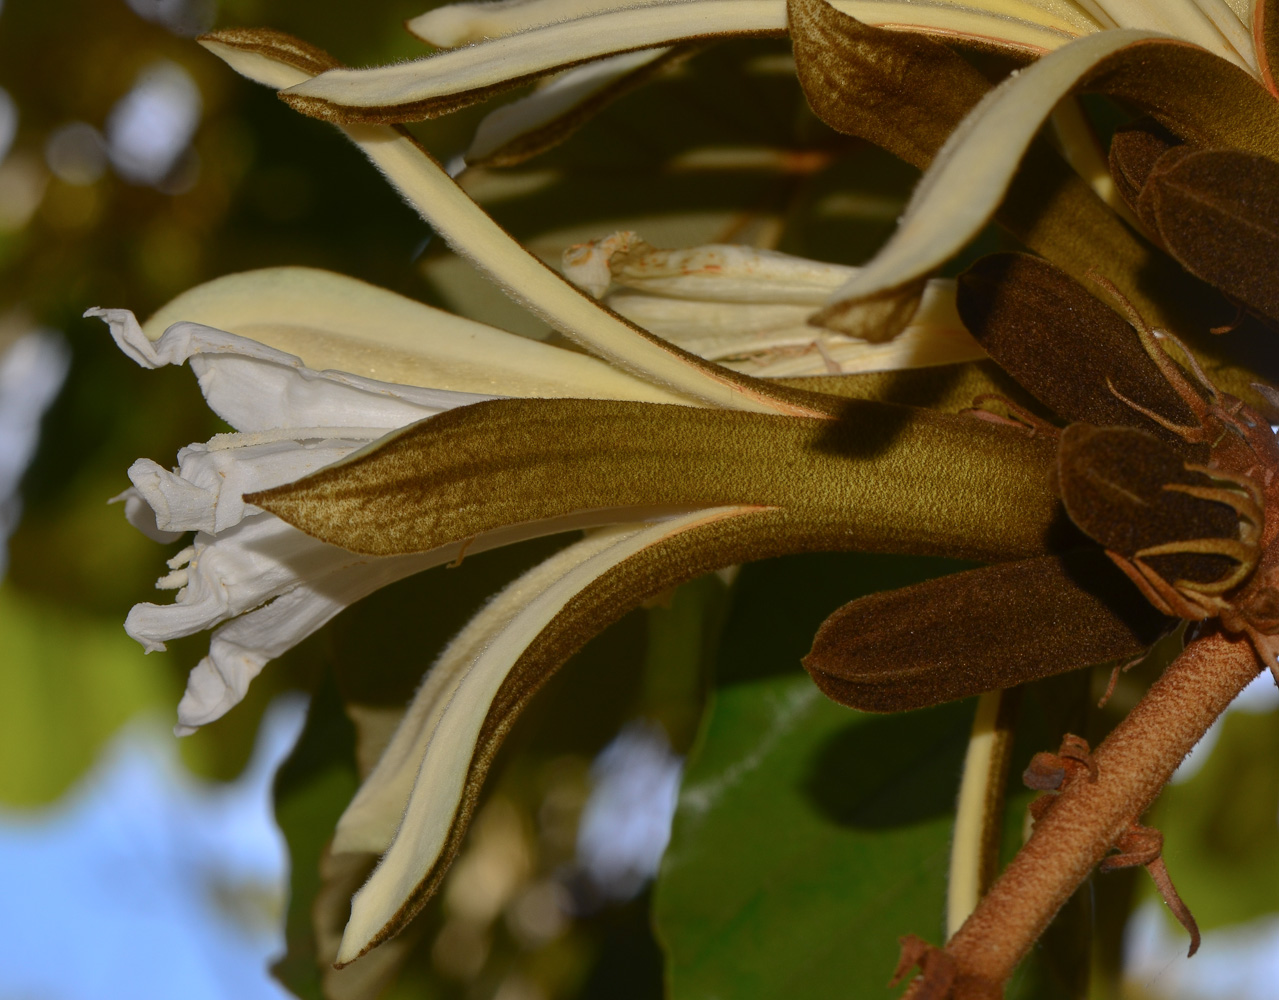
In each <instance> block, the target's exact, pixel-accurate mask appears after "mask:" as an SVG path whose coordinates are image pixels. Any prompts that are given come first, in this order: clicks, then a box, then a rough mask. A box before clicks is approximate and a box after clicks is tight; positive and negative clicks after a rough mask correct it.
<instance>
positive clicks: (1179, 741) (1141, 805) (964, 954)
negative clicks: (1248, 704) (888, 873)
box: [904, 628, 1260, 1000]
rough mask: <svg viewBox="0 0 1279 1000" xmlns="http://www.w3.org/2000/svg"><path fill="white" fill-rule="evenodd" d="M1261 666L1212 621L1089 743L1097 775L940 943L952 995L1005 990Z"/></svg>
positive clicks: (1064, 797) (1071, 795)
mask: <svg viewBox="0 0 1279 1000" xmlns="http://www.w3.org/2000/svg"><path fill="white" fill-rule="evenodd" d="M1259 669H1260V665H1259V663H1258V660H1257V656H1256V654H1255V653H1254V652H1253V648H1252V645H1251V644H1250V643H1249V642H1248V640H1247V639H1244V638H1232V637H1231V636H1229V635H1228V634H1226V633H1223V632H1221V631H1220V630H1218V629H1216V628H1213V629H1212V630H1210V631H1208V632H1206V633H1204V634H1203V635H1202V636H1200V637H1199V638H1197V639H1195V640H1194V641H1193V642H1191V643H1190V644H1189V645H1188V646H1187V647H1186V649H1185V651H1184V652H1183V653H1182V654H1181V655H1180V656H1179V657H1178V658H1177V659H1176V661H1174V662H1173V664H1172V665H1171V666H1169V667H1168V669H1167V670H1166V671H1165V673H1164V675H1163V677H1161V678H1160V679H1159V680H1158V681H1157V682H1156V683H1155V684H1154V685H1153V686H1152V687H1151V689H1150V691H1149V692H1147V694H1146V696H1145V697H1144V698H1143V699H1142V700H1141V702H1140V703H1139V704H1138V705H1137V707H1136V708H1134V709H1133V710H1132V712H1131V713H1130V714H1129V715H1128V717H1127V718H1126V719H1124V721H1123V722H1121V723H1120V724H1119V725H1118V726H1117V727H1116V728H1115V730H1114V731H1113V732H1112V733H1111V734H1110V736H1108V737H1107V738H1106V740H1105V742H1103V743H1102V744H1101V746H1099V747H1098V748H1097V750H1096V752H1095V754H1094V755H1093V759H1094V761H1095V762H1096V766H1097V780H1096V781H1095V782H1094V781H1075V782H1071V783H1070V784H1069V785H1068V786H1067V787H1065V789H1064V790H1063V791H1062V792H1061V794H1060V795H1059V796H1058V797H1057V798H1056V800H1055V801H1054V804H1053V807H1052V809H1051V810H1049V811H1048V812H1047V814H1046V815H1045V816H1044V817H1043V819H1041V820H1040V821H1039V822H1037V823H1036V824H1035V829H1034V833H1033V834H1032V835H1031V837H1030V839H1029V840H1028V841H1027V842H1026V844H1025V846H1023V847H1022V849H1021V851H1020V852H1019V853H1018V854H1017V856H1016V857H1015V858H1014V859H1013V860H1012V862H1011V863H1010V864H1009V866H1008V868H1007V869H1005V871H1004V873H1003V875H1001V876H1000V877H999V879H998V881H996V882H995V884H994V885H993V886H992V887H991V889H990V892H989V893H987V894H986V896H985V897H983V899H982V900H981V902H980V903H979V904H978V906H977V909H976V910H975V911H974V912H973V914H972V916H970V917H969V918H968V920H967V921H966V922H965V923H964V925H963V926H962V927H961V928H960V929H959V930H958V931H957V932H956V934H955V936H954V937H952V938H951V939H950V941H949V942H947V944H946V948H945V951H946V954H947V955H949V956H950V957H951V958H952V959H953V960H954V968H955V980H954V986H953V988H952V992H951V997H953V1000H995V998H998V997H1000V996H1002V995H1003V984H1004V983H1005V981H1006V980H1007V979H1008V977H1009V976H1010V975H1011V974H1012V972H1013V969H1014V968H1016V966H1017V963H1018V962H1020V961H1021V960H1022V958H1023V957H1025V955H1026V953H1027V952H1028V951H1029V950H1030V948H1031V946H1032V945H1033V944H1034V943H1035V941H1037V940H1038V939H1039V936H1040V935H1041V934H1043V932H1044V931H1045V930H1046V929H1047V927H1048V924H1049V923H1050V922H1051V920H1052V918H1053V917H1054V916H1055V915H1056V914H1057V911H1058V910H1059V909H1060V908H1061V907H1062V905H1063V904H1064V903H1065V902H1066V900H1067V899H1069V898H1070V896H1071V894H1072V893H1073V892H1074V891H1075V890H1076V889H1077V888H1078V887H1079V885H1080V884H1081V883H1082V882H1083V881H1084V879H1085V878H1087V877H1088V874H1089V872H1091V871H1092V870H1093V868H1094V867H1096V865H1097V864H1098V863H1099V862H1100V861H1101V860H1102V858H1104V857H1105V856H1106V854H1107V853H1108V852H1109V851H1110V850H1111V848H1112V847H1113V846H1114V845H1115V844H1116V842H1117V841H1118V840H1119V839H1120V838H1121V837H1122V836H1123V835H1124V833H1125V832H1126V831H1127V830H1128V829H1129V828H1130V827H1131V826H1132V824H1133V823H1134V822H1135V821H1136V820H1138V819H1139V818H1140V817H1141V815H1142V813H1144V812H1145V811H1146V810H1147V809H1148V808H1149V807H1150V805H1151V803H1152V802H1154V800H1155V798H1156V796H1157V795H1158V794H1159V792H1160V790H1161V789H1162V788H1163V786H1164V784H1165V783H1166V782H1167V781H1168V779H1169V777H1171V775H1172V772H1173V771H1174V770H1175V769H1176V767H1177V765H1178V764H1180V763H1181V761H1182V760H1183V759H1184V758H1185V756H1186V754H1188V753H1189V752H1190V750H1191V749H1192V748H1193V747H1194V745H1195V744H1196V743H1198V742H1199V739H1200V737H1202V736H1203V734H1204V733H1205V732H1206V731H1207V729H1208V727H1209V726H1211V725H1212V723H1213V721H1214V720H1215V719H1216V718H1217V716H1219V715H1220V714H1221V713H1222V712H1223V711H1224V710H1225V709H1226V706H1227V705H1229V704H1230V702H1231V701H1233V700H1234V698H1235V696H1236V695H1237V694H1238V693H1239V692H1240V691H1241V690H1242V689H1243V688H1244V687H1245V686H1246V685H1247V684H1248V683H1249V682H1250V681H1252V680H1253V678H1254V677H1256V675H1257V672H1258V670H1259ZM925 989H926V987H925V983H924V979H923V978H920V979H917V980H916V981H915V983H914V984H913V985H912V986H911V988H910V989H909V990H908V991H907V992H906V994H905V997H904V1000H921V998H922V997H924V996H926V995H927V994H926V992H921V990H925Z"/></svg>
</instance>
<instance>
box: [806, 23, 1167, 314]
mask: <svg viewBox="0 0 1279 1000" xmlns="http://www.w3.org/2000/svg"><path fill="white" fill-rule="evenodd" d="M1151 37H1158V36H1153V35H1152V34H1151V33H1150V32H1146V31H1137V30H1133V29H1126V30H1115V31H1105V32H1100V33H1098V34H1095V35H1090V36H1087V37H1085V38H1081V39H1079V40H1078V41H1075V42H1072V43H1071V44H1070V45H1069V46H1067V47H1065V48H1063V49H1060V50H1058V51H1057V52H1053V53H1051V54H1050V55H1047V56H1045V57H1044V58H1043V59H1040V60H1039V61H1038V62H1035V63H1033V64H1031V65H1030V66H1029V67H1028V68H1026V69H1024V70H1022V71H1021V72H1020V74H1018V75H1016V76H1014V77H1012V78H1010V79H1008V80H1005V81H1004V82H1003V83H1002V84H1000V85H999V86H998V87H996V88H995V89H994V90H992V91H991V92H990V93H989V94H987V95H986V97H985V98H983V99H982V101H981V102H980V103H979V104H978V105H977V107H976V108H974V109H973V111H972V113H971V114H969V116H968V117H967V118H965V119H964V121H963V122H962V123H961V124H960V126H959V127H958V128H957V129H956V130H955V131H954V132H953V133H951V136H950V138H949V139H948V140H946V144H945V145H944V146H943V147H942V149H941V151H940V152H939V153H938V154H937V158H936V159H935V160H934V161H933V165H932V167H931V168H929V170H928V172H927V173H926V174H925V175H924V177H923V179H922V180H921V181H920V183H919V186H918V187H916V188H915V192H914V194H913V195H912V196H911V200H910V204H909V205H907V207H906V212H905V214H904V215H903V217H902V221H901V225H900V226H898V228H897V231H896V232H895V233H893V235H892V237H891V238H890V239H889V241H888V242H887V243H886V244H885V245H884V247H883V248H882V249H881V250H880V251H879V253H878V254H877V255H876V256H875V258H874V259H873V260H872V261H871V262H870V263H869V264H867V265H866V266H865V267H864V268H862V269H861V270H860V271H859V272H858V273H857V274H855V275H854V276H853V277H852V278H851V279H850V280H849V281H848V283H847V284H845V285H844V286H843V287H842V288H840V289H839V290H838V291H837V292H836V293H835V294H834V295H833V296H832V297H831V302H832V303H835V302H841V301H844V300H853V301H857V300H861V299H865V298H870V297H872V296H875V295H879V294H885V293H887V292H889V291H890V290H892V289H895V288H898V287H900V286H902V285H905V284H907V283H908V282H911V281H914V280H918V279H919V278H922V277H924V276H925V275H928V274H930V273H931V272H932V271H934V270H935V269H936V268H938V267H940V266H941V265H942V264H944V263H945V262H946V261H947V260H948V259H949V258H951V257H952V256H954V255H955V254H956V253H958V252H959V251H960V250H961V249H962V248H963V247H964V246H965V245H966V244H967V243H968V242H969V241H970V240H971V239H972V238H973V237H974V236H976V235H977V233H978V232H979V231H980V230H981V228H982V227H983V226H984V225H985V224H986V222H987V221H988V220H989V219H990V217H991V215H992V214H993V213H994V211H995V209H996V208H997V207H998V206H999V202H1000V200H1001V199H1002V198H1003V196H1004V192H1006V191H1007V190H1008V185H1009V184H1010V183H1011V181H1012V178H1013V175H1014V174H1015V173H1016V171H1017V167H1018V165H1019V164H1020V163H1021V158H1022V156H1023V155H1024V154H1025V152H1026V149H1027V147H1029V145H1030V142H1031V140H1032V139H1033V138H1034V137H1035V133H1036V132H1038V130H1039V127H1040V126H1041V125H1042V124H1043V123H1044V120H1045V119H1046V118H1047V117H1048V115H1049V114H1050V113H1051V112H1052V110H1053V108H1054V107H1055V106H1056V104H1057V102H1058V101H1059V100H1061V98H1062V97H1064V96H1065V95H1066V94H1068V93H1070V91H1071V89H1072V88H1073V87H1074V86H1075V84H1076V83H1077V82H1078V81H1079V79H1080V77H1082V76H1083V75H1084V74H1085V73H1087V72H1088V70H1089V69H1091V68H1092V67H1093V66H1094V65H1095V64H1096V63H1097V62H1098V61H1100V60H1101V59H1104V58H1105V57H1106V56H1109V55H1111V54H1112V53H1114V52H1117V51H1118V50H1119V49H1122V48H1124V47H1125V46H1128V45H1131V44H1132V43H1134V42H1137V41H1141V40H1142V39H1146V38H1151Z"/></svg>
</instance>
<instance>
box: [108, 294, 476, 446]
mask: <svg viewBox="0 0 1279 1000" xmlns="http://www.w3.org/2000/svg"><path fill="white" fill-rule="evenodd" d="M85 315H86V316H97V317H98V318H100V319H102V320H103V321H105V322H106V323H107V325H108V326H109V327H110V329H111V336H112V337H113V338H114V339H115V342H116V344H117V345H118V346H119V347H120V349H121V350H122V351H124V353H125V354H127V355H128V356H129V357H130V358H132V359H133V360H134V361H136V362H137V363H138V364H140V365H142V366H143V367H144V368H159V367H161V366H163V365H180V364H189V365H190V366H191V370H192V371H194V372H195V375H196V378H198V379H199V381H200V388H201V389H202V390H203V392H204V397H205V399H206V400H207V401H208V404H209V407H210V408H211V409H212V410H213V412H215V413H216V414H217V415H218V416H220V417H221V418H222V419H223V420H225V421H226V422H227V423H229V424H230V425H231V426H232V427H234V428H235V429H236V430H239V431H253V432H268V433H269V432H272V431H279V430H281V429H285V428H316V427H320V426H324V425H327V430H328V431H329V432H332V431H333V429H334V428H341V427H351V428H359V429H361V430H366V429H368V428H369V427H373V428H382V429H383V430H386V429H390V428H392V427H402V426H404V425H405V424H408V423H412V422H413V421H415V420H421V419H422V418H423V417H427V416H430V415H431V414H432V413H438V412H440V411H441V410H446V409H449V408H450V407H454V406H464V405H466V404H468V403H474V402H477V401H478V400H480V399H485V398H488V397H487V396H486V395H485V396H481V395H478V394H476V393H470V392H455V391H450V390H447V389H431V388H423V387H421V386H417V385H402V384H400V383H397V382H383V381H380V380H378V379H373V378H368V377H367V376H364V375H357V374H350V373H347V372H343V371H332V370H329V371H316V370H314V369H312V368H309V367H307V366H306V365H305V364H303V362H302V359H301V358H299V357H297V356H296V355H293V354H288V353H286V352H285V351H281V350H277V349H276V348H274V347H270V346H268V345H266V344H263V343H259V342H258V341H256V340H250V339H249V338H248V337H241V336H238V335H237V334H234V333H227V332H225V331H223V330H215V329H213V328H212V327H207V326H202V325H200V324H198V323H174V324H173V325H172V326H170V327H169V328H168V329H166V330H165V331H164V332H163V333H162V334H161V335H160V337H159V339H157V340H151V339H150V338H148V337H147V335H146V334H145V333H143V331H142V328H141V326H139V325H138V321H137V319H136V318H135V317H134V315H133V313H131V312H129V311H128V310H127V309H90V310H89V311H88V312H86V313H85ZM329 436H332V433H330V434H329Z"/></svg>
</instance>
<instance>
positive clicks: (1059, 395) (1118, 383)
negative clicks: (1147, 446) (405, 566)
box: [957, 253, 1195, 444]
mask: <svg viewBox="0 0 1279 1000" xmlns="http://www.w3.org/2000/svg"><path fill="white" fill-rule="evenodd" d="M957 301H958V306H959V315H960V318H961V319H963V321H964V325H965V326H966V327H968V330H969V332H970V333H972V335H973V336H974V337H976V338H977V340H978V341H979V342H980V343H981V346H982V347H984V348H985V349H986V350H987V351H988V352H989V353H990V356H991V357H992V358H994V359H995V361H996V362H997V363H998V364H999V366H1000V367H1001V368H1003V369H1004V370H1005V371H1006V372H1008V374H1010V375H1011V376H1012V377H1013V378H1015V379H1016V380H1017V381H1018V382H1019V383H1020V384H1021V385H1022V387H1023V388H1025V389H1026V390H1027V391H1028V392H1029V393H1030V394H1031V395H1033V396H1034V397H1035V398H1036V399H1038V400H1039V401H1040V402H1041V403H1043V404H1044V405H1045V406H1047V407H1048V408H1049V409H1051V410H1052V411H1053V412H1055V413H1057V414H1058V415H1059V416H1061V417H1064V418H1065V419H1066V420H1069V421H1075V420H1084V421H1087V422H1089V423H1094V424H1104V425H1121V426H1136V427H1146V428H1154V433H1156V434H1158V435H1159V436H1160V437H1162V438H1164V439H1166V440H1167V441H1168V442H1169V443H1172V442H1174V441H1175V442H1177V443H1178V444H1180V443H1181V439H1180V438H1177V437H1175V436H1174V435H1173V434H1172V433H1171V432H1169V431H1165V430H1164V429H1163V428H1156V427H1155V425H1154V424H1153V423H1152V422H1151V421H1149V420H1148V419H1147V418H1145V417H1143V416H1142V415H1141V414H1139V413H1138V412H1137V411H1136V410H1134V409H1133V408H1132V407H1130V406H1128V405H1127V404H1126V403H1124V402H1123V401H1122V400H1121V399H1120V398H1119V396H1117V395H1116V392H1117V393H1119V394H1122V395H1123V396H1124V397H1126V398H1127V399H1130V400H1132V401H1133V402H1135V403H1137V404H1139V405H1140V406H1143V407H1145V408H1146V409H1148V410H1152V411H1154V412H1155V413H1158V414H1160V415H1161V416H1163V417H1165V418H1167V419H1168V420H1170V421H1172V422H1173V423H1176V424H1191V423H1194V422H1195V417H1194V414H1193V413H1191V411H1190V408H1189V407H1188V406H1187V405H1186V403H1185V402H1184V401H1183V400H1182V399H1181V397H1180V396H1178V395H1177V394H1176V393H1175V392H1174V391H1173V389H1172V387H1171V386H1169V384H1168V382H1167V380H1166V379H1165V378H1164V377H1163V375H1162V374H1160V372H1159V369H1158V368H1156V367H1155V363H1154V362H1153V361H1152V360H1151V359H1150V356H1149V355H1148V354H1146V351H1145V349H1144V348H1143V347H1142V345H1141V341H1140V339H1139V338H1138V337H1137V333H1136V331H1135V330H1133V328H1132V327H1131V326H1130V325H1129V324H1128V322H1127V320H1125V319H1124V318H1123V317H1121V316H1120V315H1119V314H1118V313H1116V312H1115V311H1114V310H1113V309H1111V308H1110V307H1109V306H1108V305H1106V304H1105V303H1104V302H1102V301H1101V300H1100V299H1098V298H1097V297H1096V296H1094V295H1093V294H1092V293H1091V292H1089V291H1088V289H1086V288H1085V287H1084V286H1083V285H1081V284H1079V282H1077V281H1075V280H1074V279H1073V278H1071V277H1070V276H1069V275H1067V274H1066V273H1065V272H1064V271H1062V270H1060V269H1059V268H1057V267H1054V266H1053V265H1052V264H1050V263H1048V262H1047V261H1045V260H1041V259H1040V258H1038V257H1031V256H1028V255H1026V254H1016V253H999V254H991V255H990V256H988V257H983V258H981V259H980V260H979V261H977V263H975V264H974V265H973V266H972V267H970V268H969V269H968V270H967V271H965V272H964V273H963V274H961V275H960V276H959V290H958V298H957ZM1111 386H1113V387H1114V390H1115V391H1114V392H1112V391H1111V388H1110V387H1111Z"/></svg>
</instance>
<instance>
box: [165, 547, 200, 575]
mask: <svg viewBox="0 0 1279 1000" xmlns="http://www.w3.org/2000/svg"><path fill="white" fill-rule="evenodd" d="M194 558H195V546H194V545H188V546H187V547H186V548H185V549H183V550H182V551H181V552H179V553H178V554H177V555H176V556H174V557H173V558H172V559H169V560H167V561H166V562H165V565H166V566H168V567H169V569H181V568H182V567H183V566H185V565H187V564H188V563H190V562H191V560H192V559H194Z"/></svg>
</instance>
